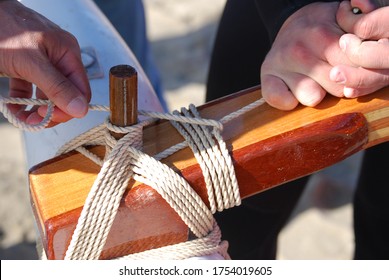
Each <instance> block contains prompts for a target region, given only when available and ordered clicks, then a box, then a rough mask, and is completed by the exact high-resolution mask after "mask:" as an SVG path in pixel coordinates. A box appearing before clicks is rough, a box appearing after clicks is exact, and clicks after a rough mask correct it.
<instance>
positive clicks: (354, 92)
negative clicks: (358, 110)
mask: <svg viewBox="0 0 389 280" xmlns="http://www.w3.org/2000/svg"><path fill="white" fill-rule="evenodd" d="M380 88H381V87H378V86H373V87H371V88H351V87H344V89H343V92H344V96H345V97H347V98H357V97H360V96H364V95H368V94H370V93H374V92H376V91H377V90H379V89H380Z"/></svg>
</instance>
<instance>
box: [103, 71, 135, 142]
mask: <svg viewBox="0 0 389 280" xmlns="http://www.w3.org/2000/svg"><path fill="white" fill-rule="evenodd" d="M109 102H110V109H111V115H110V120H111V123H112V124H114V125H116V126H129V125H132V124H135V123H136V122H137V118H138V74H137V72H136V70H135V68H133V67H132V66H130V65H117V66H114V67H112V68H111V69H110V71H109ZM112 135H113V136H114V137H115V138H116V139H119V138H121V137H122V136H123V134H119V133H112Z"/></svg>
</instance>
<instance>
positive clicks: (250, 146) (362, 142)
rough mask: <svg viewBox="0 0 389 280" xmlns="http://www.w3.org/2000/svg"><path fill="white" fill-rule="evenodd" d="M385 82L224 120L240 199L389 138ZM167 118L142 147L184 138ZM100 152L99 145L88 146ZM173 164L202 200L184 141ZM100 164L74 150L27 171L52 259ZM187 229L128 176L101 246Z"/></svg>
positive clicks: (182, 234) (227, 106)
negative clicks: (369, 89) (356, 93)
mask: <svg viewBox="0 0 389 280" xmlns="http://www.w3.org/2000/svg"><path fill="white" fill-rule="evenodd" d="M260 97H261V91H260V89H259V88H258V87H257V88H251V89H248V90H245V91H242V92H239V93H236V94H233V95H231V96H228V97H225V98H222V99H219V100H215V101H213V102H210V103H207V104H205V105H203V106H200V107H199V111H200V114H201V116H202V117H203V118H209V119H216V120H217V119H220V118H222V117H223V116H225V115H227V114H229V113H230V112H234V111H236V110H238V109H240V108H241V107H243V106H245V105H247V104H249V103H251V102H253V101H255V100H257V99H258V98H260ZM388 105H389V88H386V89H382V90H380V91H378V92H376V93H374V94H371V95H368V96H364V97H360V98H357V99H343V98H341V99H339V98H335V97H332V96H327V97H326V98H325V99H324V100H323V101H322V102H321V103H320V104H319V105H318V106H316V107H315V108H310V107H304V106H298V107H297V108H296V109H295V110H293V111H288V112H286V111H280V110H277V109H274V108H272V107H270V106H269V105H267V104H265V105H262V106H260V107H259V108H256V109H254V110H252V111H249V112H247V113H245V114H244V115H242V116H241V117H239V118H238V119H235V120H233V121H231V122H230V123H227V124H225V126H224V130H223V137H224V139H225V141H226V143H227V145H228V147H229V150H230V151H231V155H232V158H233V162H234V166H235V171H236V175H237V179H238V182H239V186H240V193H241V197H242V198H246V197H248V196H251V195H254V194H257V193H260V192H262V191H265V190H267V189H270V188H272V187H275V186H277V185H280V184H282V183H285V182H287V181H290V180H294V179H297V178H299V177H302V176H305V175H308V174H311V173H313V172H316V171H318V170H321V169H323V168H325V167H328V166H331V165H333V164H335V163H337V162H339V161H341V160H343V159H345V158H347V157H348V156H350V155H352V154H354V153H356V152H358V151H361V150H363V149H367V148H369V147H371V146H374V145H377V144H379V143H382V142H385V141H387V140H389V106H388ZM182 140H183V139H182V137H181V136H180V135H179V134H178V132H176V130H175V129H174V128H173V127H172V125H171V124H170V123H169V122H167V121H160V122H157V123H155V124H153V125H150V126H148V127H146V128H145V129H144V134H143V143H144V146H143V148H144V151H145V152H146V153H148V154H151V155H153V154H156V153H158V152H160V151H162V150H164V149H166V148H167V147H170V146H172V145H174V144H176V143H179V142H181V141H182ZM91 150H93V151H94V152H95V153H98V154H99V155H103V154H104V147H99V146H97V147H93V148H91ZM163 162H164V163H166V164H168V165H169V166H174V168H176V169H177V170H179V172H180V173H181V175H182V176H183V177H184V178H185V179H186V180H187V181H188V182H189V184H190V185H191V186H192V187H193V188H194V190H195V191H196V192H197V193H198V194H199V195H200V196H201V198H202V199H203V200H204V201H205V202H206V203H207V201H208V200H207V195H206V190H205V183H204V180H203V177H202V173H201V169H200V167H199V165H198V164H197V162H196V161H195V159H194V156H193V154H192V152H191V151H190V150H189V148H186V149H184V150H181V151H179V152H177V153H175V154H173V155H171V156H170V157H168V158H166V159H164V160H163ZM99 169H100V168H99V166H98V165H96V164H94V163H92V162H91V161H90V160H89V159H87V158H85V157H84V156H82V155H81V154H79V153H78V152H70V153H68V154H65V155H62V156H59V157H56V158H53V159H51V160H49V161H46V162H43V163H41V164H39V165H37V166H35V167H33V168H32V169H31V170H30V187H31V198H32V203H33V208H34V212H35V215H36V218H37V220H38V221H39V228H40V231H41V236H42V237H43V244H44V248H45V250H46V253H47V256H48V258H49V259H62V258H63V257H64V254H65V252H66V248H67V246H68V244H69V242H70V239H71V236H72V233H73V231H74V228H75V226H76V223H77V219H78V217H79V215H80V212H81V210H82V206H83V203H84V200H85V198H86V197H87V195H88V191H89V189H90V187H91V186H92V184H93V182H94V180H95V178H96V176H97V174H98V172H99ZM188 233H189V231H188V228H187V226H186V225H185V224H184V223H183V222H182V221H181V219H180V218H179V216H178V215H177V214H176V213H175V212H174V211H173V210H172V208H170V206H169V205H168V204H167V203H166V202H165V201H164V200H163V199H162V197H161V196H160V195H159V194H158V193H157V192H156V191H154V190H153V189H152V188H151V187H148V186H146V185H143V184H140V183H137V182H134V181H133V182H130V185H129V187H128V189H127V191H126V193H125V195H124V196H123V199H122V202H121V206H120V208H119V211H118V213H117V217H116V218H115V221H114V224H113V226H112V228H111V231H110V233H109V236H108V239H107V243H106V245H105V247H104V250H103V252H102V255H101V258H102V259H109V258H114V257H117V256H122V255H125V254H130V253H135V252H141V251H144V250H147V249H151V248H157V247H162V246H165V245H169V244H176V243H179V242H183V241H186V240H187V239H188Z"/></svg>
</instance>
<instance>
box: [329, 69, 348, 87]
mask: <svg viewBox="0 0 389 280" xmlns="http://www.w3.org/2000/svg"><path fill="white" fill-rule="evenodd" d="M330 79H331V80H332V81H334V82H335V83H338V84H344V83H346V76H345V75H344V74H343V72H341V71H339V70H335V69H333V70H332V71H331V72H330Z"/></svg>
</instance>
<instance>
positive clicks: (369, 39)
mask: <svg viewBox="0 0 389 280" xmlns="http://www.w3.org/2000/svg"><path fill="white" fill-rule="evenodd" d="M381 2H384V1H381ZM387 2H389V1H387ZM381 4H382V3H381ZM352 7H358V8H360V9H361V11H362V14H353V13H352ZM377 7H378V6H377V5H376V4H374V1H373V2H370V1H367V0H356V1H351V2H350V1H343V2H342V3H341V4H340V6H339V9H338V12H337V16H336V18H337V22H338V24H339V26H340V27H341V28H342V29H343V30H345V31H346V32H348V33H349V34H345V35H343V36H341V38H340V39H339V45H340V47H341V49H342V50H343V52H344V53H345V55H346V56H347V57H348V59H349V60H350V61H351V62H352V63H353V64H355V65H356V66H350V65H338V66H335V67H334V68H333V69H331V72H330V78H331V80H333V81H335V80H336V78H338V79H339V77H341V79H340V80H341V81H340V82H339V83H340V84H342V85H344V90H343V91H344V95H345V96H346V97H358V96H361V95H365V94H369V93H372V92H374V91H376V90H378V89H380V88H383V87H385V86H387V85H389V55H388V53H389V7H383V8H378V9H377Z"/></svg>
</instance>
